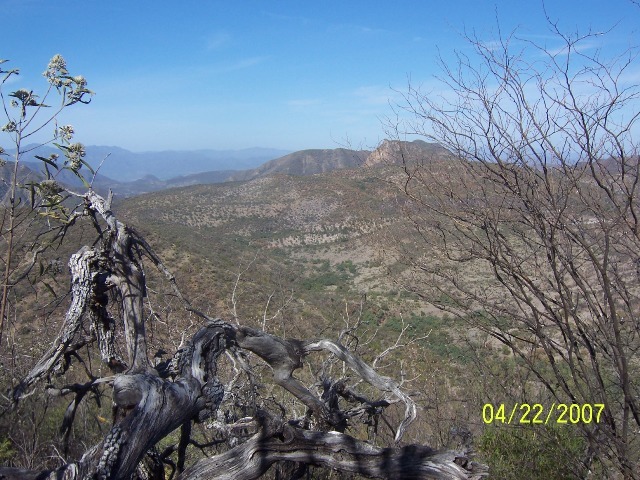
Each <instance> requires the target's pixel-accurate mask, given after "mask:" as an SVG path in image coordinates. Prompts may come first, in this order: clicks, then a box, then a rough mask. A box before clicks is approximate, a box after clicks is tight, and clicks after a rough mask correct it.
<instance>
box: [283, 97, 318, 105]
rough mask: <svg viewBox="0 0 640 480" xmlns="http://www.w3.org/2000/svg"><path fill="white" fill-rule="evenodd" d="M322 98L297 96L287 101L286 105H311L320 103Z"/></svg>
mask: <svg viewBox="0 0 640 480" xmlns="http://www.w3.org/2000/svg"><path fill="white" fill-rule="evenodd" d="M321 103H322V100H320V99H319V98H297V99H294V100H289V101H287V105H288V106H290V107H311V106H313V105H320V104H321Z"/></svg>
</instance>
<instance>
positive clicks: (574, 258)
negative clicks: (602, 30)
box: [395, 21, 640, 478]
mask: <svg viewBox="0 0 640 480" xmlns="http://www.w3.org/2000/svg"><path fill="white" fill-rule="evenodd" d="M549 25H550V26H551V29H552V31H553V33H554V35H555V38H556V40H558V41H559V43H561V45H560V48H557V49H555V48H554V49H553V50H552V49H550V48H546V47H542V46H539V45H536V44H533V43H531V42H529V41H527V40H523V39H519V38H518V37H517V36H515V35H511V36H509V37H508V38H504V37H502V38H500V40H499V41H498V42H491V43H484V42H482V41H481V40H479V39H478V38H476V37H473V36H470V37H468V38H467V39H468V41H469V44H470V46H471V47H473V50H474V51H473V55H472V56H468V55H467V54H465V53H458V55H457V61H456V63H455V64H450V63H446V62H445V61H442V70H443V73H444V74H443V77H442V78H441V81H442V86H443V90H442V91H441V93H440V94H436V93H432V92H424V91H422V90H421V89H420V88H416V87H415V86H413V85H410V86H409V90H408V92H407V94H406V96H405V100H406V103H405V104H404V105H403V107H404V108H405V109H406V111H408V112H409V113H410V115H411V119H410V120H409V121H408V122H407V123H405V124H403V125H396V126H395V128H396V129H397V130H396V131H397V132H399V133H401V134H408V135H414V134H417V135H420V136H422V137H426V138H427V139H429V140H431V141H434V142H437V143H439V144H440V145H442V146H444V147H445V148H447V149H448V150H449V151H450V152H451V154H452V156H451V158H449V159H444V160H443V159H441V158H440V159H433V160H430V159H424V158H422V159H416V158H408V157H406V156H405V157H404V158H403V159H402V160H403V161H402V164H403V169H404V175H403V176H402V178H401V180H400V181H399V182H398V185H399V187H400V188H401V189H402V191H403V193H404V194H405V198H407V199H408V201H407V203H406V206H405V207H406V212H407V216H408V218H409V219H410V220H411V222H412V223H413V225H414V226H415V231H416V232H417V234H418V239H419V241H420V242H421V245H422V246H421V248H418V249H416V248H415V244H413V243H411V244H410V245H408V247H409V248H406V247H407V246H406V245H405V247H403V248H402V250H403V251H402V258H403V259H404V260H405V261H408V262H409V263H410V264H411V265H412V266H413V269H412V273H413V278H412V279H411V280H410V281H408V282H406V283H407V285H408V286H409V288H411V289H413V290H414V291H416V292H417V293H418V294H420V295H422V296H423V297H425V298H427V299H428V300H429V301H431V302H432V303H434V304H436V305H438V306H439V307H440V308H442V309H445V310H448V311H450V312H452V313H454V314H455V315H457V316H458V317H459V318H463V319H464V320H466V321H468V322H469V323H470V324H471V325H472V326H473V327H476V328H478V329H480V330H482V331H484V332H487V333H488V334H490V335H491V336H492V337H494V338H495V339H497V341H499V342H501V343H502V344H504V345H506V346H508V347H509V349H510V350H511V352H512V353H513V355H514V356H515V357H516V358H518V359H519V360H521V361H522V362H523V363H524V364H525V365H526V368H527V369H529V371H530V372H532V373H533V374H534V376H535V381H531V382H530V383H529V385H528V386H522V388H523V389H525V388H526V390H527V391H528V396H529V397H530V399H529V400H527V401H528V402H530V403H537V402H538V401H542V400H545V401H546V399H548V404H545V405H544V407H545V409H547V410H552V411H553V410H554V406H557V405H558V404H577V405H580V406H582V405H591V406H593V405H594V404H604V405H605V408H604V413H603V415H602V417H601V419H600V421H599V422H596V421H595V419H592V418H591V417H589V418H580V420H579V422H578V423H579V424H580V426H581V429H582V433H583V435H584V437H585V439H586V440H587V442H588V446H589V449H588V451H587V452H585V455H584V459H583V463H584V466H583V467H584V471H587V470H589V469H593V468H601V470H602V472H601V475H602V476H603V477H604V476H605V475H607V474H608V473H607V472H610V473H611V475H612V476H614V477H615V476H616V475H618V474H621V475H622V476H623V477H624V478H638V477H639V476H640V473H639V472H640V470H639V468H640V467H639V465H640V463H639V462H640V445H639V444H638V438H639V437H638V435H637V432H638V430H639V429H640V411H639V407H640V406H639V404H638V398H640V384H639V382H638V380H639V379H640V371H639V366H640V363H639V358H638V351H639V349H640V336H639V335H640V316H639V315H640V297H639V294H640V290H639V288H638V282H639V280H640V257H639V256H638V252H640V218H639V214H640V212H639V209H640V199H639V196H638V181H639V179H638V172H639V168H640V162H639V158H638V144H637V142H636V140H635V135H637V133H638V119H639V116H640V109H639V108H638V107H639V106H640V87H639V86H638V84H637V82H636V81H634V75H635V74H637V72H638V70H637V67H638V64H637V61H636V60H637V57H636V51H635V50H633V49H632V50H629V51H626V52H624V53H623V54H622V55H620V56H618V57H616V58H612V59H606V60H605V59H602V58H601V57H600V56H599V54H598V53H595V54H593V55H590V54H589V52H590V51H592V50H590V49H589V45H588V43H589V42H590V41H592V40H597V38H596V37H599V36H600V34H591V33H588V34H586V35H573V36H567V35H565V34H563V33H562V32H561V31H560V29H559V28H558V27H557V26H556V25H555V24H554V23H553V22H551V21H549ZM399 245H402V243H401V242H399ZM534 396H536V397H538V398H534ZM495 401H496V403H498V402H501V401H502V399H498V398H496V399H495ZM585 409H586V410H589V408H588V407H585ZM545 415H546V411H545ZM558 416H559V412H558V411H557V410H556V411H553V413H552V417H551V419H552V421H554V422H555V421H556V420H557V419H558ZM594 418H595V417H594ZM616 478H618V477H616Z"/></svg>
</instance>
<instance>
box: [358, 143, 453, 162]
mask: <svg viewBox="0 0 640 480" xmlns="http://www.w3.org/2000/svg"><path fill="white" fill-rule="evenodd" d="M451 156H452V155H451V153H450V152H449V151H448V150H447V149H446V148H444V147H442V146H440V145H438V144H437V143H427V142H424V141H422V140H414V141H413V142H404V141H400V140H385V141H383V142H382V143H381V144H380V146H379V147H378V148H376V149H375V150H374V151H373V152H371V154H370V155H369V156H368V157H367V160H366V162H365V163H364V166H365V167H375V166H378V165H398V164H402V162H403V161H407V162H409V163H416V162H428V161H433V160H443V159H446V158H449V157H451Z"/></svg>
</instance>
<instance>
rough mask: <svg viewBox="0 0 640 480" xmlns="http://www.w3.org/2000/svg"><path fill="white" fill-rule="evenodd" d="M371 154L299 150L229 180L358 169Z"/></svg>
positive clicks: (363, 151) (336, 150)
mask: <svg viewBox="0 0 640 480" xmlns="http://www.w3.org/2000/svg"><path fill="white" fill-rule="evenodd" d="M370 153H371V152H369V151H367V150H349V149H346V148H335V149H324V150H319V149H313V150H301V151H298V152H293V153H290V154H288V155H285V156H283V157H280V158H276V159H275V160H271V161H269V162H267V163H265V164H264V165H261V166H260V167H258V168H254V169H252V170H247V171H245V172H241V173H237V174H235V175H233V176H232V177H231V178H230V180H235V181H239V180H252V179H254V178H260V177H265V176H268V175H273V174H276V173H282V174H287V175H298V176H300V175H314V174H317V173H326V172H331V171H333V170H338V169H343V168H354V167H360V166H362V165H363V164H364V162H365V160H366V158H367V156H368V155H369V154H370Z"/></svg>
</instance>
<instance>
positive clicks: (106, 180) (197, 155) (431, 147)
mask: <svg viewBox="0 0 640 480" xmlns="http://www.w3.org/2000/svg"><path fill="white" fill-rule="evenodd" d="M86 148H87V157H86V159H87V161H88V162H89V163H90V164H91V165H92V166H94V167H95V168H97V167H98V166H100V165H101V166H100V169H99V174H98V175H97V176H96V178H95V179H94V180H93V186H94V188H95V189H96V190H97V191H99V192H100V193H105V192H107V191H108V190H112V191H113V192H114V193H115V194H116V196H118V197H131V196H135V195H140V194H143V193H150V192H156V191H159V190H165V189H168V188H178V187H188V186H193V185H207V184H216V183H224V182H229V181H233V182H244V181H249V180H254V179H258V178H265V177H268V176H272V175H278V174H280V175H294V176H306V175H315V174H320V173H329V172H333V171H336V170H343V169H359V168H362V167H367V168H375V167H380V166H385V165H397V164H399V163H402V159H403V158H404V159H405V160H408V161H409V162H424V161H434V160H446V159H448V158H451V157H452V155H451V153H450V152H449V151H448V150H446V149H445V148H443V147H441V146H440V145H437V144H433V143H427V142H424V141H421V140H415V141H413V142H404V141H398V140H385V141H384V142H382V143H381V144H380V146H379V147H378V148H376V149H375V150H374V151H373V152H371V151H368V150H350V149H346V148H336V149H310V150H301V151H297V152H293V153H288V154H287V155H284V156H279V157H278V158H275V159H272V160H268V161H264V162H262V161H261V159H263V160H264V159H265V158H266V157H269V156H270V155H272V154H275V153H277V152H280V153H282V152H283V151H282V150H272V149H263V148H251V149H246V150H235V151H231V150H228V151H223V150H198V151H193V152H184V151H166V152H143V153H133V152H130V151H128V150H125V149H122V148H119V147H105V146H89V147H86ZM54 152H57V149H55V148H53V147H41V148H39V149H37V151H34V152H32V153H30V154H29V155H28V156H27V157H26V158H25V159H30V158H32V156H33V155H35V154H38V155H41V156H49V154H50V153H54ZM225 155H226V156H225ZM257 162H260V163H261V164H260V165H259V166H257V167H256V168H247V167H246V166H247V165H248V166H251V167H255V165H256V163H257ZM23 165H25V166H27V167H29V168H30V169H31V170H33V171H35V172H39V171H41V170H42V165H40V164H39V163H38V162H37V161H33V162H32V161H26V162H24V163H23ZM211 165H216V166H218V165H220V166H227V167H226V168H224V169H220V170H208V169H207V168H210V166H211ZM243 166H245V167H244V168H245V169H244V170H242V168H243ZM192 170H196V171H195V172H191V171H192ZM83 172H84V175H85V177H86V178H87V180H88V181H91V174H90V173H89V172H88V171H86V170H84V171H83ZM190 172H191V173H190ZM58 180H59V181H60V182H62V183H64V184H65V185H68V186H70V187H72V188H79V189H82V184H81V182H80V181H79V180H78V179H77V178H76V177H75V176H74V175H73V174H72V173H71V172H66V171H63V172H61V174H60V176H59V178H58ZM0 193H1V190H0Z"/></svg>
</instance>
